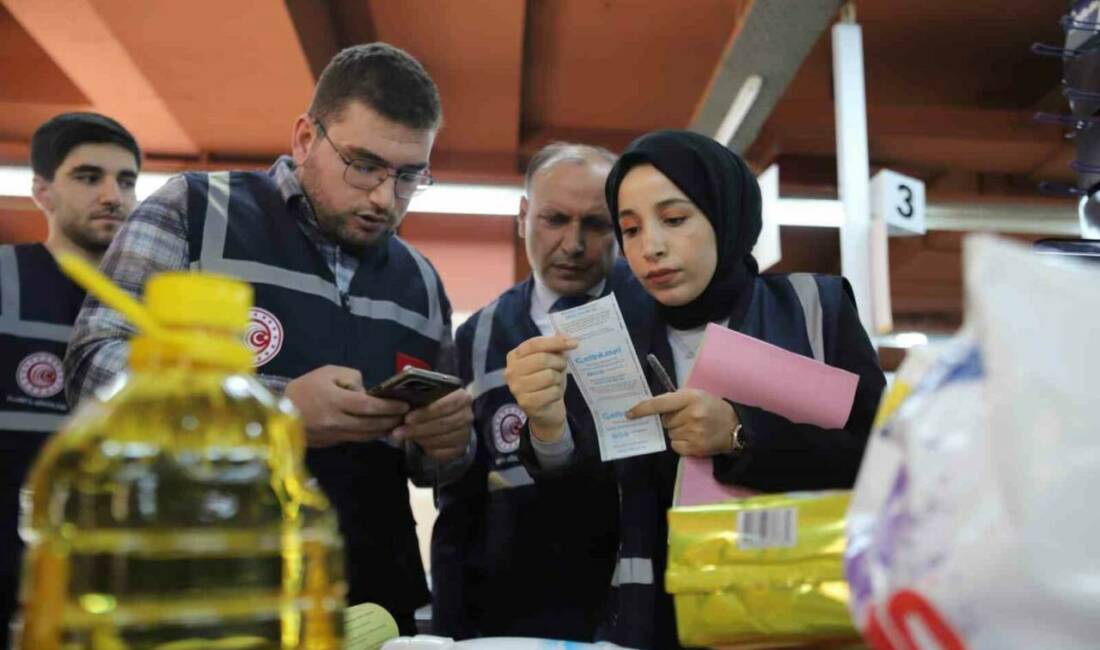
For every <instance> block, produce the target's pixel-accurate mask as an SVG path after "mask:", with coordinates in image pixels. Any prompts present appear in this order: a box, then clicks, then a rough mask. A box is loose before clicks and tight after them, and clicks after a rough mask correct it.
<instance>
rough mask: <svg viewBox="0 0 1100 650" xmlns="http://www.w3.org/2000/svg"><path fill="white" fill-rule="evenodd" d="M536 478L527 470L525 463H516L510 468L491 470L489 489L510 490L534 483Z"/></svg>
mask: <svg viewBox="0 0 1100 650" xmlns="http://www.w3.org/2000/svg"><path fill="white" fill-rule="evenodd" d="M534 484H535V480H534V479H533V478H531V475H530V474H529V473H528V472H527V468H525V467H524V466H523V465H516V466H515V467H509V468H508V469H502V470H493V471H491V472H489V479H488V485H489V491H490V492H496V491H498V490H510V489H512V488H516V487H521V486H524V485H534Z"/></svg>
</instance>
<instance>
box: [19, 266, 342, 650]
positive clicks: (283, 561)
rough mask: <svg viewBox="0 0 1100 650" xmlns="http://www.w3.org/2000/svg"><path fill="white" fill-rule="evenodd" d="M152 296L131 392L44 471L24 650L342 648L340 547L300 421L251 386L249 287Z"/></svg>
mask: <svg viewBox="0 0 1100 650" xmlns="http://www.w3.org/2000/svg"><path fill="white" fill-rule="evenodd" d="M95 292H96V291H95V290H94V288H93V293H95ZM145 295H146V300H147V306H148V310H149V314H148V315H149V316H151V317H152V321H151V322H152V323H156V324H157V325H159V327H157V328H155V331H154V332H151V331H149V330H148V328H147V329H146V330H145V331H143V332H142V333H140V334H139V335H138V336H136V337H135V338H134V339H133V340H132V342H131V351H130V370H129V373H128V374H127V376H126V379H125V381H124V383H123V384H122V386H121V388H119V389H118V390H117V391H116V392H115V393H114V394H113V395H112V396H110V397H108V398H107V399H106V400H105V401H102V402H100V401H88V402H87V403H85V404H84V405H83V406H82V407H81V408H80V409H78V411H77V412H76V414H75V415H74V418H73V420H72V421H71V423H70V424H69V425H68V426H66V427H65V428H64V429H63V430H62V431H60V432H59V433H58V434H57V435H56V436H54V437H53V439H52V440H51V441H50V442H49V443H48V444H47V446H46V448H45V449H44V451H43V453H42V454H41V455H40V458H39V460H38V462H37V463H36V465H35V466H34V469H33V470H32V473H31V476H30V479H29V482H28V487H29V489H30V491H31V493H32V496H31V500H30V502H29V507H27V508H26V509H25V510H24V512H23V519H22V525H21V533H22V535H23V537H24V540H25V541H26V543H27V553H26V560H25V564H24V570H23V571H24V577H23V593H22V597H21V598H22V615H23V626H22V633H21V639H20V645H19V646H18V647H21V648H23V649H25V650H31V649H33V650H54V649H59V650H70V649H71V650H77V649H81V650H84V649H87V650H145V649H150V650H152V649H156V650H200V649H201V650H258V649H261V648H262V649H269V648H270V649H279V650H284V649H291V648H294V649H302V650H337V649H338V648H340V647H341V645H342V636H343V606H344V591H345V585H344V582H343V549H342V541H341V538H340V536H339V533H338V532H337V525H336V519H335V516H334V514H333V512H332V511H331V509H330V507H329V504H328V502H327V501H326V499H325V497H324V496H323V494H322V493H321V492H320V491H319V489H318V488H316V487H315V486H314V485H313V483H312V482H311V479H310V477H309V476H308V475H307V473H306V469H305V464H304V446H303V445H304V443H303V432H302V426H301V423H300V420H299V419H298V417H297V416H296V415H295V414H294V411H293V408H292V407H291V406H290V405H289V402H287V401H286V400H281V399H279V398H276V397H274V396H273V395H272V394H271V393H269V392H268V391H267V390H266V389H265V388H264V387H263V386H262V385H261V384H260V383H259V382H258V381H257V380H256V378H255V377H254V375H253V374H252V372H251V368H252V357H251V354H250V353H249V351H248V349H247V348H246V347H245V346H244V345H243V343H242V342H241V334H242V333H243V331H244V328H245V326H246V325H247V322H248V312H249V308H250V307H251V303H252V290H251V287H250V286H249V285H247V284H244V283H241V282H238V281H235V280H230V279H228V278H221V277H218V276H211V275H204V274H190V273H166V274H162V275H159V276H156V277H154V278H153V279H151V280H150V281H149V283H148V284H147V286H146V292H145ZM134 306H136V303H135V304H134Z"/></svg>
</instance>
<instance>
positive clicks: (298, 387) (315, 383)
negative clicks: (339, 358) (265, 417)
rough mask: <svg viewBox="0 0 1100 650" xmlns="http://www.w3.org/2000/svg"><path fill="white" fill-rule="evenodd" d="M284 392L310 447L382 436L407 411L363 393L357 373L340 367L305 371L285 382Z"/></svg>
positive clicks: (399, 404)
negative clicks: (293, 408) (298, 416)
mask: <svg viewBox="0 0 1100 650" xmlns="http://www.w3.org/2000/svg"><path fill="white" fill-rule="evenodd" d="M285 395H286V397H287V398H289V399H290V401H291V402H293V403H294V406H296V407H297V408H298V411H299V412H300V413H301V415H302V420H303V421H304V422H305V427H306V444H307V445H308V446H310V447H328V446H331V445H336V444H340V443H343V442H369V441H371V440H378V439H380V438H384V437H386V436H388V435H389V434H390V433H391V432H392V431H393V429H394V428H395V427H397V426H399V425H400V424H402V423H403V422H404V421H405V416H406V414H408V413H409V405H408V404H406V403H405V402H401V401H397V400H392V399H383V398H380V397H375V396H373V395H369V394H367V393H366V392H365V391H364V390H363V377H362V375H361V374H360V372H359V371H358V370H355V369H354V368H344V367H341V366H323V367H321V368H317V369H316V370H312V371H310V372H307V373H306V374H304V375H302V376H301V377H298V378H297V379H294V380H293V381H291V382H290V383H289V384H287V387H286V391H285Z"/></svg>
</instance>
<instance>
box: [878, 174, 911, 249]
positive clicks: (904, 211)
mask: <svg viewBox="0 0 1100 650" xmlns="http://www.w3.org/2000/svg"><path fill="white" fill-rule="evenodd" d="M871 212H872V213H873V214H874V218H875V219H881V220H882V221H885V222H886V225H887V226H888V228H889V231H890V235H892V236H897V235H923V234H924V182H923V181H921V180H920V179H919V178H910V177H909V176H904V175H902V174H899V173H897V172H893V171H890V170H889V169H884V170H882V171H880V172H879V173H877V174H875V177H874V178H872V179H871Z"/></svg>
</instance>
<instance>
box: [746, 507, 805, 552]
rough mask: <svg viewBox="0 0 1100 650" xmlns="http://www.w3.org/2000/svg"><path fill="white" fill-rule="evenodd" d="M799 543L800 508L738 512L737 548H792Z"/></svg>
mask: <svg viewBox="0 0 1100 650" xmlns="http://www.w3.org/2000/svg"><path fill="white" fill-rule="evenodd" d="M797 543H798V508H772V509H769V510H741V511H740V512H738V513H737V548H742V549H757V548H791V547H793V546H794V545H795V544H797Z"/></svg>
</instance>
